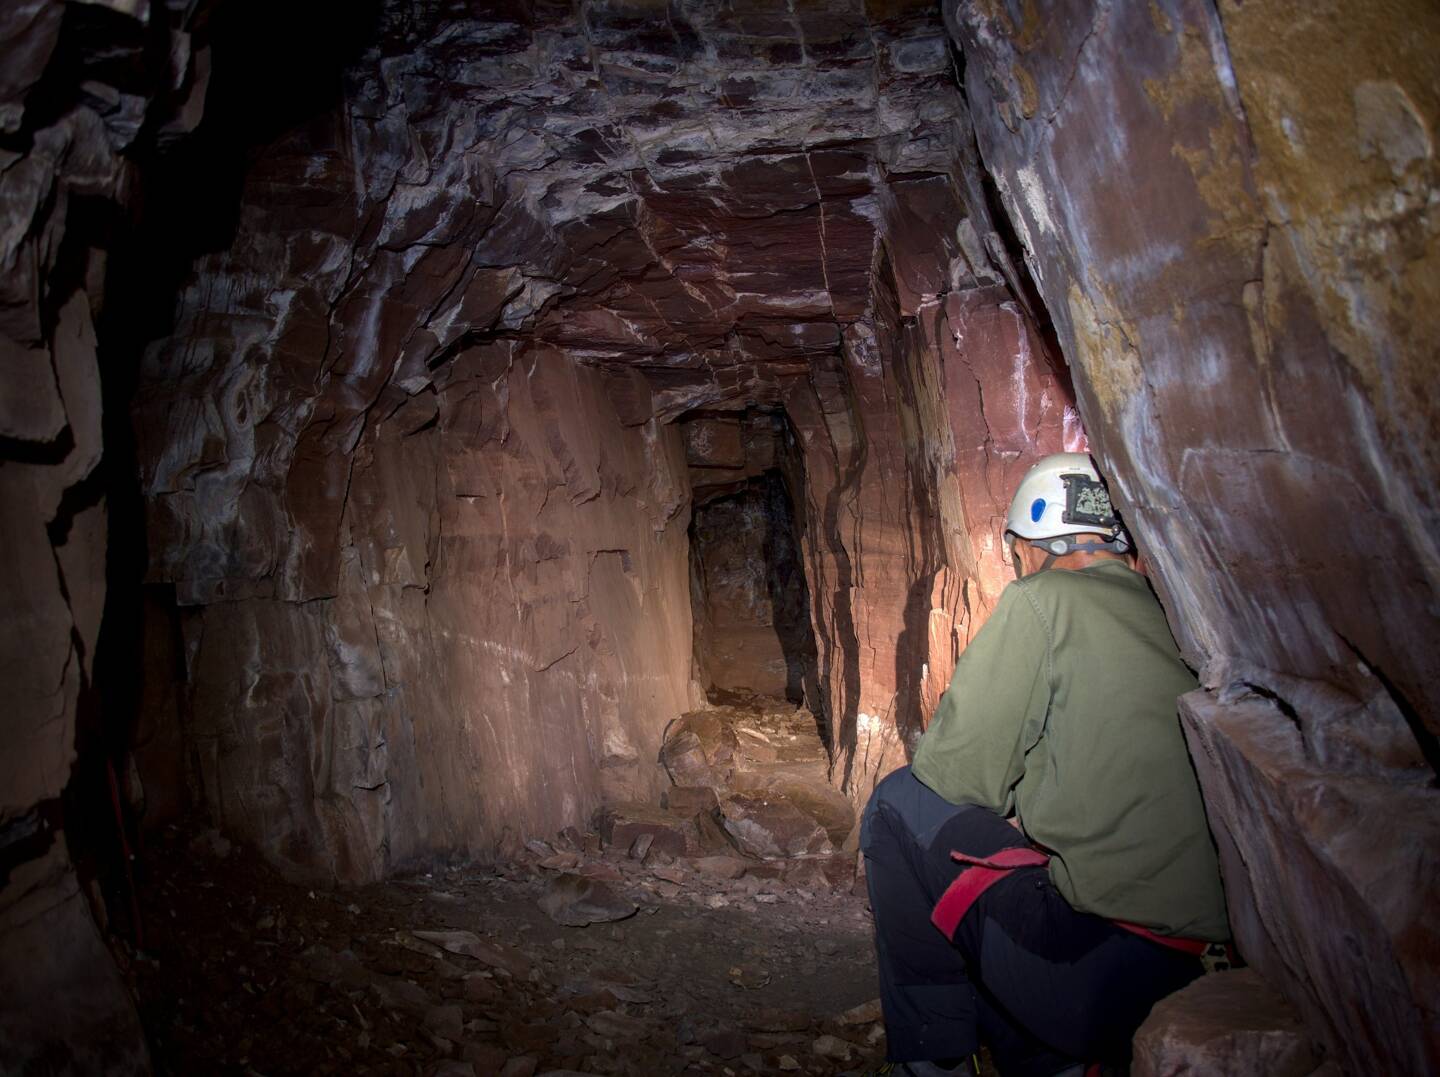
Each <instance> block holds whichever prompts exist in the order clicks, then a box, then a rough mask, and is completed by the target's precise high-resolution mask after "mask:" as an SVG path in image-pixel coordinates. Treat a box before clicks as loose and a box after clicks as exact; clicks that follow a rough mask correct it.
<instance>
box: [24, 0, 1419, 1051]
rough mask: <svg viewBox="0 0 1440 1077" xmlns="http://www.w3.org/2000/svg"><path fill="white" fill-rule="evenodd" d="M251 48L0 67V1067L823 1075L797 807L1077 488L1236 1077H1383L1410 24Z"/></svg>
mask: <svg viewBox="0 0 1440 1077" xmlns="http://www.w3.org/2000/svg"><path fill="white" fill-rule="evenodd" d="M293 6H294V5H291V7H293ZM1414 6H1415V7H1416V8H1417V10H1418V8H1419V7H1420V6H1422V5H1420V4H1418V0H1417V3H1416V4H1415V5H1414ZM304 7H305V10H304V11H303V12H301V11H299V10H298V9H297V10H296V11H294V12H292V11H290V10H289V8H287V6H286V5H284V4H280V3H276V2H273V0H265V2H264V3H226V2H222V0H190V2H188V3H176V2H172V3H166V4H149V3H135V2H121V0H97V2H93V3H78V2H74V0H26V2H25V3H23V4H12V5H10V9H13V10H6V11H0V59H3V60H4V65H3V71H4V75H3V77H0V268H3V270H4V273H3V277H4V281H3V285H0V356H3V357H4V359H5V364H4V369H3V370H0V389H3V392H0V539H3V549H4V552H5V560H6V564H5V565H4V566H0V610H3V611H4V614H3V622H0V628H3V633H4V635H3V644H4V654H3V658H4V663H5V665H4V683H5V685H6V689H7V693H8V704H9V705H8V706H7V708H5V709H4V710H5V713H4V715H3V718H0V731H3V733H4V734H5V744H6V746H7V751H6V752H4V753H0V790H4V797H3V803H0V971H3V973H4V977H5V980H4V986H5V987H6V988H7V989H9V988H10V987H11V985H12V982H13V983H15V984H21V985H22V989H20V990H7V991H6V992H5V994H6V1000H7V1002H8V1003H10V1005H9V1008H7V1009H5V1010H4V1011H3V1013H0V1048H3V1049H4V1050H5V1051H6V1052H9V1051H10V1049H11V1047H12V1045H13V1050H14V1053H15V1054H16V1056H17V1057H20V1058H22V1059H40V1060H41V1062H39V1063H36V1064H37V1065H43V1066H50V1067H51V1068H55V1069H58V1070H60V1071H62V1072H63V1071H65V1070H66V1068H67V1067H68V1068H69V1069H71V1070H85V1069H87V1068H88V1069H91V1070H95V1069H106V1070H109V1071H112V1072H117V1073H126V1072H131V1073H144V1072H147V1071H149V1070H153V1069H159V1070H161V1071H170V1072H189V1071H202V1070H208V1069H213V1068H216V1067H221V1068H225V1067H228V1068H232V1069H235V1070H237V1071H241V1072H243V1071H245V1070H246V1069H253V1070H256V1071H259V1072H266V1073H272V1072H273V1073H284V1072H307V1073H310V1072H327V1071H328V1072H337V1073H352V1072H375V1073H383V1072H406V1073H416V1074H423V1075H425V1077H429V1075H430V1074H443V1075H448V1077H462V1075H465V1074H475V1075H480V1074H485V1073H497V1072H498V1073H503V1074H506V1075H508V1077H519V1075H525V1077H528V1075H529V1074H530V1073H531V1072H543V1071H544V1070H546V1069H551V1068H556V1067H559V1068H562V1069H564V1068H568V1069H571V1070H581V1069H583V1070H584V1071H586V1072H589V1073H596V1074H619V1073H627V1072H645V1073H651V1072H668V1073H682V1072H684V1073H697V1074H700V1073H704V1074H713V1075H720V1074H727V1073H738V1072H742V1071H755V1072H763V1071H767V1070H775V1069H780V1070H784V1071H787V1072H802V1073H808V1074H813V1075H816V1077H820V1075H833V1074H835V1073H837V1072H843V1071H845V1070H847V1069H852V1068H856V1067H863V1066H864V1065H867V1064H869V1063H872V1062H878V1061H879V1060H880V1059H881V1058H882V1057H883V1055H884V1052H885V1050H886V1045H885V1041H884V1031H883V1028H882V1026H881V1024H880V1022H879V1019H878V1015H877V1013H876V1011H875V1008H874V1007H873V1006H872V1005H868V1003H870V1002H871V1001H872V1000H873V998H874V996H875V993H876V986H875V981H874V973H875V965H874V958H873V952H872V951H871V950H870V949H869V948H868V947H869V943H868V942H867V940H866V932H867V930H868V920H867V912H866V904H865V902H866V899H865V893H866V890H865V879H864V864H863V860H862V859H861V858H860V857H858V856H857V850H856V844H857V840H858V835H857V833H856V828H855V819H856V815H857V812H858V809H859V808H860V807H861V806H862V805H863V804H864V802H865V800H866V796H867V794H868V793H869V791H870V790H871V789H872V788H873V787H874V785H875V783H876V781H877V780H878V779H880V778H881V777H883V776H884V775H885V774H886V773H888V772H890V771H891V770H893V769H894V768H897V767H899V766H901V765H903V764H904V763H905V762H906V761H907V760H908V759H910V758H911V756H912V753H913V751H914V746H915V742H916V738H917V737H919V736H920V735H921V734H922V732H923V731H924V730H925V728H926V726H927V723H928V722H929V721H930V720H931V716H932V715H933V714H934V713H935V710H936V708H937V706H938V703H939V700H940V697H941V693H942V692H943V691H944V690H945V688H946V685H947V683H948V678H949V675H950V672H951V671H952V670H953V669H954V668H955V665H956V662H957V661H958V660H959V659H960V657H961V655H962V654H963V652H964V650H965V648H966V647H967V646H969V645H970V642H971V641H972V640H973V639H974V638H975V637H976V634H977V633H978V632H979V631H980V630H981V629H982V627H983V626H984V625H985V624H986V623H987V618H989V617H990V615H991V613H992V611H993V610H994V609H995V608H996V606H997V603H998V602H999V601H1000V598H1001V595H1002V594H1003V593H1004V589H1005V587H1006V586H1007V584H1008V582H1009V580H1010V572H1009V569H1008V567H1007V565H1006V561H1005V557H1004V554H1003V550H1004V544H1005V538H1004V534H1003V530H1004V528H1003V521H1004V518H1005V514H1006V510H1007V503H1008V498H1009V495H1010V491H1012V490H1013V489H1014V488H1015V486H1016V484H1017V482H1018V481H1019V479H1020V477H1021V476H1022V475H1024V474H1025V473H1026V470H1027V469H1028V468H1029V466H1030V465H1031V464H1032V463H1034V462H1035V461H1036V460H1037V459H1039V458H1041V457H1043V456H1046V455H1048V454H1051V453H1054V452H1058V451H1061V450H1071V449H1081V450H1084V449H1089V450H1090V451H1093V453H1094V455H1095V458H1096V461H1097V464H1098V465H1099V467H1100V469H1101V470H1102V471H1103V473H1104V474H1105V475H1106V477H1107V478H1108V479H1109V481H1110V487H1111V490H1112V492H1113V494H1114V496H1115V499H1116V502H1117V504H1118V506H1119V508H1120V510H1121V513H1122V515H1123V516H1124V518H1125V521H1126V523H1127V524H1128V525H1129V526H1130V527H1131V528H1132V529H1133V530H1134V532H1135V533H1136V537H1137V539H1138V540H1139V542H1140V543H1141V545H1142V548H1143V550H1144V552H1145V554H1146V559H1147V562H1148V563H1149V565H1150V566H1151V581H1152V583H1153V586H1154V588H1155V591H1156V593H1157V594H1158V595H1159V597H1160V599H1161V600H1162V602H1163V604H1164V609H1165V613H1166V616H1167V617H1168V621H1167V623H1168V625H1169V629H1170V631H1171V632H1172V633H1173V635H1174V637H1175V640H1176V642H1177V645H1178V646H1179V648H1180V651H1181V654H1182V656H1183V659H1184V661H1185V663H1187V664H1188V665H1189V667H1191V668H1192V669H1193V670H1194V672H1195V674H1196V680H1197V682H1198V683H1199V685H1200V686H1201V687H1199V688H1197V689H1196V690H1195V691H1194V692H1189V693H1187V694H1186V696H1185V697H1184V698H1183V700H1182V701H1181V702H1180V703H1179V704H1178V717H1177V719H1176V720H1177V722H1179V723H1180V728H1181V729H1182V731H1183V734H1184V736H1185V737H1187V738H1188V742H1187V743H1189V744H1190V745H1191V748H1192V757H1193V759H1194V761H1195V765H1196V770H1197V773H1198V775H1199V779H1200V782H1201V785H1202V791H1203V793H1204V796H1205V800H1206V808H1207V810H1208V812H1209V818H1210V820H1211V826H1212V830H1213V833H1214V837H1215V839H1216V842H1217V844H1218V846H1219V848H1220V851H1221V855H1222V858H1224V859H1225V876H1226V879H1225V882H1226V886H1227V895H1228V898H1229V901H1230V905H1231V910H1232V920H1233V924H1232V926H1233V928H1234V931H1235V933H1236V936H1237V940H1238V942H1239V943H1240V945H1241V949H1242V950H1243V952H1244V954H1245V956H1246V957H1247V959H1249V960H1251V961H1252V962H1253V964H1254V966H1255V967H1256V968H1257V969H1258V970H1259V971H1260V973H1262V974H1263V976H1264V977H1265V978H1267V979H1268V981H1269V982H1270V984H1271V986H1272V987H1273V988H1274V990H1275V991H1276V992H1278V994H1277V995H1276V997H1277V998H1279V997H1280V996H1282V995H1283V997H1284V1003H1283V1005H1281V1004H1279V1003H1277V1005H1281V1009H1282V1011H1283V1013H1285V1014H1288V1015H1289V1016H1288V1017H1286V1020H1288V1021H1290V1024H1289V1025H1287V1026H1286V1028H1287V1029H1288V1031H1287V1032H1286V1036H1287V1037H1288V1038H1287V1039H1286V1040H1285V1042H1286V1043H1287V1044H1291V1045H1292V1046H1293V1047H1294V1050H1295V1052H1296V1055H1295V1057H1297V1058H1301V1059H1303V1060H1305V1062H1306V1064H1309V1062H1312V1061H1313V1062H1314V1064H1315V1065H1322V1064H1323V1065H1325V1066H1330V1067H1334V1066H1340V1067H1341V1068H1344V1069H1346V1070H1347V1071H1349V1070H1352V1069H1353V1070H1354V1071H1356V1072H1432V1071H1435V1070H1436V1069H1437V1068H1440V1039H1437V1037H1436V1035H1435V1033H1434V1028H1433V1024H1434V1023H1433V1021H1432V1020H1431V1017H1433V1013H1432V1012H1431V1008H1430V1007H1429V1004H1428V1002H1427V1000H1426V998H1425V993H1424V991H1423V990H1421V989H1420V988H1418V987H1417V986H1416V985H1420V987H1423V985H1425V984H1427V983H1430V982H1432V981H1433V980H1434V978H1435V966H1436V962H1435V959H1434V955H1435V954H1436V953H1440V944H1437V942H1436V939H1437V930H1436V925H1435V923H1434V917H1433V915H1431V910H1433V909H1434V908H1436V907H1440V906H1437V904H1436V901H1435V895H1436V894H1437V893H1440V882H1437V880H1440V824H1437V822H1436V820H1437V819H1440V815H1437V811H1436V800H1435V788H1434V766H1433V754H1434V753H1433V748H1434V743H1435V737H1436V734H1437V732H1440V725H1437V720H1436V717H1435V715H1436V713H1437V699H1440V696H1437V691H1436V688H1435V686H1436V685H1437V684H1440V665H1437V663H1440V657H1437V656H1440V641H1437V638H1436V630H1435V623H1436V622H1435V618H1434V611H1435V609H1436V608H1437V599H1436V595H1437V594H1440V577H1437V568H1436V566H1437V565H1440V560H1437V558H1436V556H1435V551H1434V549H1433V546H1434V543H1433V541H1432V539H1433V535H1434V533H1435V527H1434V520H1435V518H1436V513H1437V504H1440V494H1437V491H1440V480H1437V477H1436V476H1437V467H1436V461H1437V460H1440V449H1437V445H1436V437H1437V435H1436V431H1437V429H1440V427H1437V425H1436V423H1435V421H1434V414H1433V412H1434V408H1433V406H1431V401H1432V399H1433V392H1431V391H1430V390H1431V388H1432V387H1433V384H1434V382H1435V380H1436V371H1435V366H1436V363H1435V350H1434V347H1433V342H1434V340H1435V339H1436V338H1437V337H1440V327H1437V326H1436V325H1435V324H1434V323H1435V319H1436V318H1437V317H1440V301H1437V299H1436V296H1435V281H1436V280H1437V279H1440V272H1437V269H1436V266H1437V264H1440V262H1437V255H1436V251H1437V249H1440V240H1437V236H1440V215H1437V209H1436V207H1437V206H1440V200H1437V195H1436V193H1435V192H1436V188H1437V176H1440V171H1437V165H1436V161H1437V159H1440V158H1437V155H1436V153H1435V150H1434V146H1435V141H1436V133H1435V117H1436V116H1437V115H1440V99H1437V97H1436V95H1435V82H1434V79H1433V77H1432V76H1433V62H1432V61H1433V57H1434V56H1435V55H1436V54H1437V53H1440V45H1437V42H1440V24H1437V22H1436V16H1435V14H1434V12H1433V11H1431V10H1429V8H1426V10H1425V11H1423V12H1419V13H1417V14H1416V16H1415V18H1414V20H1413V23H1414V25H1413V26H1408V25H1407V27H1406V31H1407V32H1406V33H1404V34H1400V33H1397V32H1395V31H1394V28H1393V27H1389V26H1386V25H1385V22H1386V19H1388V18H1390V17H1391V16H1390V13H1389V10H1388V9H1387V12H1386V13H1385V18H1377V17H1376V16H1375V15H1374V12H1373V10H1372V9H1373V5H1366V4H1364V3H1362V2H1361V0H1337V3H1335V4H1333V5H1330V6H1328V7H1327V8H1326V12H1325V14H1324V17H1323V18H1321V17H1318V16H1314V14H1313V13H1312V12H1310V11H1309V10H1308V9H1306V8H1305V7H1304V5H1301V4H1298V3H1296V2H1295V0H1257V2H1255V3H1247V4H1243V5H1241V4H1228V3H1215V2H1212V0H1196V2H1190V0H1186V2H1180V0H1156V2H1155V3H1149V4H1138V3H1136V4H1124V3H1112V4H1107V5H1102V6H1099V7H1095V8H1094V10H1093V11H1092V10H1090V8H1088V7H1087V6H1086V5H1068V6H1067V5H1045V4H1040V5H1034V4H1029V3H1024V4H1022V3H1020V2H1019V0H1013V2H1011V0H1007V2H1002V3H978V2H975V0H945V2H944V3H940V2H938V0H923V2H922V0H900V2H896V3H888V2H887V3H867V2H864V0H836V2H834V3H820V4H815V3H808V4H807V3H794V2H787V0H754V2H747V3H743V4H728V3H711V2H708V0H671V2H670V3H668V4H662V5H658V6H656V5H653V4H648V3H637V2H632V0H580V2H577V3H574V4H566V5H559V4H545V3H531V2H528V0H526V2H520V3H497V4H489V3H485V4H471V3H465V2H462V0H424V2H414V3H412V2H409V0H373V2H372V0H366V2H365V3H363V4H351V5H347V4H341V3H337V2H326V3H322V4H311V5H306V6H304ZM1302 9H1304V10H1302ZM1222 16H1223V17H1222ZM1301 16H1303V17H1301ZM1321 162H1323V163H1321ZM1427 753H1429V756H1430V758H1428V759H1427ZM1297 790H1304V791H1305V792H1306V796H1305V798H1304V799H1303V803H1302V801H1300V800H1297V799H1296V798H1297V795H1298V794H1297V792H1296V791H1297ZM122 835H123V838H124V840H121V839H122ZM1357 851H1358V852H1357ZM128 852H134V854H135V856H134V859H133V860H132V859H129V858H128V856H127V853H128ZM1397 863H1403V864H1404V865H1405V866H1406V872H1407V874H1406V875H1405V876H1404V879H1403V886H1402V885H1400V884H1397V882H1396V879H1397V878H1399V876H1397V874H1396V871H1395V868H1394V865H1395V864H1397ZM127 868H128V869H130V870H129V871H128V872H127ZM1402 891H1403V892H1402ZM581 922H585V923H586V924H588V927H583V928H582V927H580V926H579V925H580V923H581ZM1316 925H1319V926H1320V927H1323V928H1324V929H1325V930H1323V931H1317V930H1315V927H1316ZM1342 927H1343V930H1341V928H1342ZM1357 985H1358V986H1357ZM137 999H138V1003H139V1005H138V1009H137V1004H136V1000H137ZM1284 1007H1289V1009H1288V1010H1286V1009H1284ZM1295 1015H1298V1016H1295ZM57 1029H58V1030H63V1032H64V1035H63V1036H62V1035H60V1033H58V1032H57V1031H56V1030H57ZM1245 1042H1247V1043H1249V1042H1251V1041H1249V1040H1247V1041H1245ZM1172 1046H1173V1045H1172ZM1182 1048H1183V1045H1182ZM1182 1048H1176V1049H1177V1050H1180V1051H1181V1054H1182V1056H1183V1055H1184V1050H1183V1049H1182ZM1197 1054H1203V1052H1197ZM1322 1054H1323V1055H1325V1056H1327V1057H1328V1061H1325V1062H1323V1063H1322V1062H1321V1055H1322ZM1186 1057H1188V1056H1186ZM1182 1060H1183V1059H1182ZM7 1061H8V1060H7Z"/></svg>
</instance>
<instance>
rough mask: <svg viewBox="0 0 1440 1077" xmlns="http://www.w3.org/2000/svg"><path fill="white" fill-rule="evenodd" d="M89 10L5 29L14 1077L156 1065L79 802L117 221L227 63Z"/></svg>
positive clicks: (3, 1026)
mask: <svg viewBox="0 0 1440 1077" xmlns="http://www.w3.org/2000/svg"><path fill="white" fill-rule="evenodd" d="M76 7H77V5H67V4H62V3H59V2H52V0H30V2H28V3H15V4H7V5H5V6H4V8H3V10H0V56H3V57H4V61H3V63H0V550H3V551H4V564H3V566H0V610H3V611H4V613H3V617H0V673H3V680H4V684H5V690H6V704H5V706H4V707H3V708H0V735H3V740H4V744H5V749H4V751H3V752H0V982H3V983H4V984H5V985H6V990H5V991H4V992H3V998H0V1057H3V1058H4V1059H5V1060H6V1061H5V1064H6V1067H7V1068H8V1067H9V1066H10V1065H11V1064H12V1063H15V1064H19V1063H20V1062H21V1061H25V1062H33V1063H34V1064H35V1065H36V1066H37V1067H39V1068H41V1069H44V1070H46V1071H47V1072H64V1071H68V1070H71V1069H73V1070H74V1071H76V1072H100V1071H104V1072H107V1073H138V1072H145V1071H148V1068H149V1061H148V1054H147V1051H146V1048H145V1043H144V1040H143V1037H142V1035H141V1032H140V1027H139V1022H138V1020H137V1018H136V1015H135V1009H134V1006H133V1003H132V1002H131V1000H130V997H129V995H128V993H127V991H126V988H125V984H124V981H123V978H122V976H121V974H120V972H119V970H118V969H117V968H116V966H115V963H114V961H113V960H112V959H111V956H110V953H109V951H108V950H107V949H106V946H105V944H104V941H103V940H102V937H101V934H100V932H99V931H97V928H96V922H95V919H94V916H93V915H92V901H91V900H90V899H91V898H92V897H93V891H92V890H90V889H89V887H90V886H91V885H93V884H92V883H90V881H89V880H86V881H85V882H82V880H81V878H80V877H79V875H78V874H77V871H76V868H75V864H74V859H73V857H72V855H71V851H70V848H69V845H68V843H67V820H66V817H65V812H64V807H63V802H62V793H64V792H65V791H66V787H67V784H68V783H69V781H70V777H71V767H72V764H73V763H74V761H75V759H76V730H77V715H78V713H79V710H80V707H81V701H82V699H86V698H88V699H93V698H94V693H95V691H96V687H95V674H96V649H97V644H98V641H99V638H100V633H101V623H102V615H103V612H104V609H105V602H106V573H105V565H106V556H107V531H108V497H107V491H108V486H109V483H108V480H107V477H106V468H107V465H108V464H109V463H110V462H109V461H107V460H106V455H105V454H106V453H107V452H108V451H109V449H108V446H107V444H106V440H107V435H106V423H105V416H104V395H105V394H104V392H103V389H102V379H101V369H100V363H99V359H98V356H97V346H98V339H97V323H101V322H102V321H103V318H104V297H105V280H106V268H107V262H106V253H107V247H108V246H109V243H110V238H111V233H112V231H113V228H114V226H113V223H112V221H113V219H114V218H115V217H123V211H124V210H126V209H127V208H129V207H131V206H132V204H133V202H134V197H135V191H136V185H137V183H138V181H139V176H140V170H139V167H138V165H137V163H136V157H137V153H136V151H137V149H143V148H144V147H146V146H153V145H154V144H155V143H156V142H157V141H164V140H169V139H176V138H180V137H182V136H183V135H185V134H186V133H187V132H188V131H190V130H192V129H193V127H194V126H195V124H196V123H197V122H198V120H199V117H200V112H201V108H200V106H201V102H203V99H204V90H205V85H206V81H207V78H208V70H209V50H208V47H207V46H206V44H205V40H204V33H203V24H204V11H203V7H204V5H200V7H199V8H197V9H196V10H194V11H191V12H190V13H189V19H188V20H187V19H186V18H184V17H182V15H181V14H180V13H173V12H169V11H160V12H156V13H153V14H152V13H149V12H145V13H142V14H138V15H137V14H136V12H135V11H133V10H132V8H133V5H129V4H121V3H116V4H103V3H97V4H94V5H85V6H84V7H83V10H78V11H77V10H75V9H76ZM192 31H193V32H192ZM142 129H143V133H142ZM102 773H103V771H102ZM111 825H112V826H113V823H111ZM21 985H23V988H22V986H21Z"/></svg>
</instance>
